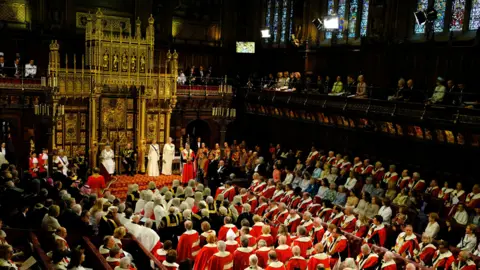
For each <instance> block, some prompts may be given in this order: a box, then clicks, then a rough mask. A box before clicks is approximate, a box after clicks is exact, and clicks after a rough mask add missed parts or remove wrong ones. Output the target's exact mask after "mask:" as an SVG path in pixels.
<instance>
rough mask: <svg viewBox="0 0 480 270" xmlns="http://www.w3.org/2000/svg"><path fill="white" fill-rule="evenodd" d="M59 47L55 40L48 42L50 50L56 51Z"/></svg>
mask: <svg viewBox="0 0 480 270" xmlns="http://www.w3.org/2000/svg"><path fill="white" fill-rule="evenodd" d="M59 48H60V45H59V44H58V42H57V40H52V43H50V50H51V51H58V49H59Z"/></svg>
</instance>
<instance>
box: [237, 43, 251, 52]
mask: <svg viewBox="0 0 480 270" xmlns="http://www.w3.org/2000/svg"><path fill="white" fill-rule="evenodd" d="M237 53H255V42H244V41H237Z"/></svg>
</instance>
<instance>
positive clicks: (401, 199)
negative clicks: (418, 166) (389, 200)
mask: <svg viewBox="0 0 480 270" xmlns="http://www.w3.org/2000/svg"><path fill="white" fill-rule="evenodd" d="M407 199H408V191H407V190H406V189H402V190H401V191H400V193H399V194H398V195H397V197H395V199H393V204H396V205H398V206H407Z"/></svg>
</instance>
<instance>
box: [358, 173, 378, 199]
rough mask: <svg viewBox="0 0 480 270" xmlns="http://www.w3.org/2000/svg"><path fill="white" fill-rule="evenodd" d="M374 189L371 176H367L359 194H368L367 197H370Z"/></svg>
mask: <svg viewBox="0 0 480 270" xmlns="http://www.w3.org/2000/svg"><path fill="white" fill-rule="evenodd" d="M374 188H375V185H373V178H372V177H371V176H369V177H367V179H366V180H365V184H364V185H363V187H362V192H361V193H368V194H369V195H372V192H373V189H374Z"/></svg>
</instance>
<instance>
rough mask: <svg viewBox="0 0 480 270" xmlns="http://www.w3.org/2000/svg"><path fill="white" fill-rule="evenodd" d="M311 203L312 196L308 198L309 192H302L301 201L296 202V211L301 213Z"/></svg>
mask: <svg viewBox="0 0 480 270" xmlns="http://www.w3.org/2000/svg"><path fill="white" fill-rule="evenodd" d="M312 203H313V201H312V198H310V194H308V193H304V194H303V198H302V201H301V202H300V203H299V204H298V206H297V208H298V212H300V213H303V212H305V211H307V208H308V207H309V206H310V205H311V204H312Z"/></svg>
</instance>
